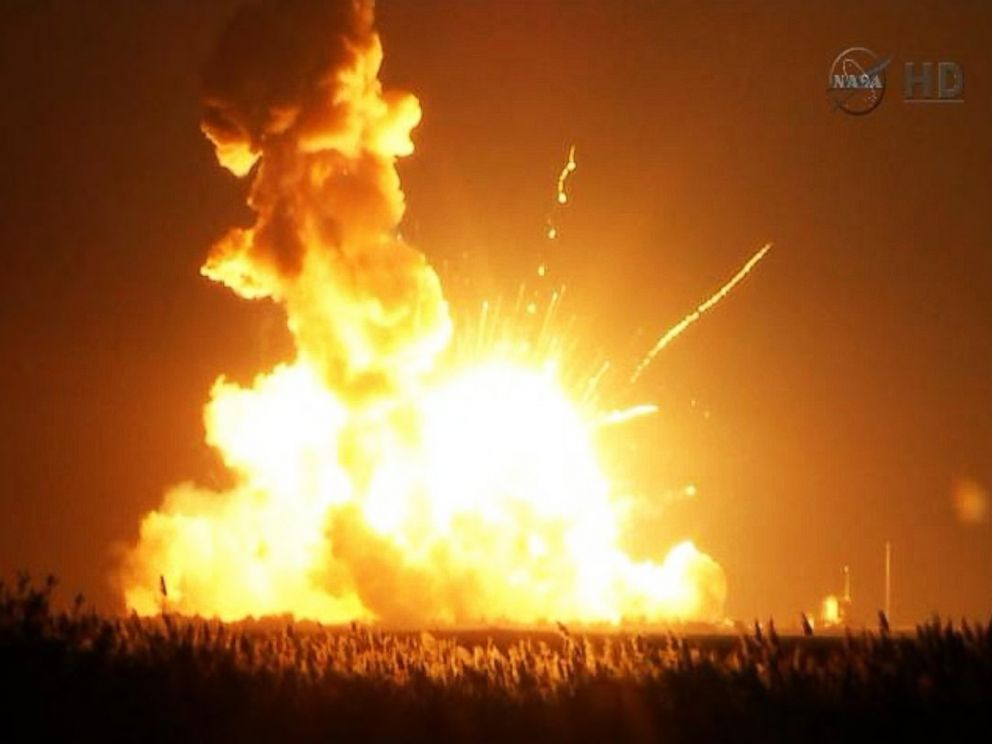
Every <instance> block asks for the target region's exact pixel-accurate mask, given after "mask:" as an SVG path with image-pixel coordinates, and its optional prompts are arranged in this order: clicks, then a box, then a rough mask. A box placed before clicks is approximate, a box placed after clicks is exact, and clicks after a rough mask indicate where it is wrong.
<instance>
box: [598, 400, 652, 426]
mask: <svg viewBox="0 0 992 744" xmlns="http://www.w3.org/2000/svg"><path fill="white" fill-rule="evenodd" d="M657 412H658V406H656V405H654V404H653V403H640V404H638V405H636V406H630V408H621V409H618V410H615V411H609V412H607V413H605V414H603V415H602V416H601V417H600V418H599V421H597V422H596V423H597V425H598V426H601V427H603V426H616V425H617V424H625V423H627V422H628V421H633V420H634V419H639V418H643V417H644V416H650V415H652V414H655V413H657Z"/></svg>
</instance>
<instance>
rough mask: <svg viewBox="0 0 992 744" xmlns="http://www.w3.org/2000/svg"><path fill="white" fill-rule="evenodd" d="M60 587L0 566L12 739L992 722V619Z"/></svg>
mask: <svg viewBox="0 0 992 744" xmlns="http://www.w3.org/2000/svg"><path fill="white" fill-rule="evenodd" d="M54 587H55V582H54V580H49V581H48V582H47V583H46V584H45V585H44V586H43V587H41V588H34V587H32V586H31V584H30V582H29V581H28V580H27V578H26V577H21V579H20V580H19V581H18V582H17V585H16V586H14V587H8V586H6V585H2V584H0V686H2V689H3V690H6V691H8V692H6V693H4V694H3V695H2V698H0V699H2V700H3V704H4V707H5V708H6V710H5V715H4V726H5V728H6V729H7V731H8V734H10V738H13V737H14V732H17V731H26V732H28V736H29V737H30V738H32V739H36V740H42V739H48V738H50V737H53V736H54V737H58V738H60V739H63V740H83V739H90V738H92V737H94V736H98V737H100V738H102V739H104V740H177V739H184V740H187V741H256V740H279V741H294V740H323V741H329V740H344V741H350V740H363V741H449V740H457V741H494V740H499V741H504V740H512V741H522V740H523V741H549V740H550V741H597V742H600V741H631V740H633V741H835V740H836V741H850V740H854V739H869V738H871V739H873V740H876V741H889V740H895V739H896V738H899V739H903V740H906V739H908V740H918V739H920V738H922V737H924V736H930V737H933V738H935V739H939V740H942V741H946V740H953V739H963V738H965V734H966V732H968V731H986V732H987V731H989V723H990V720H992V714H990V709H992V624H989V625H988V626H969V625H968V624H962V625H960V626H959V627H951V626H950V625H944V624H942V623H941V622H940V621H939V620H936V619H935V620H934V621H932V622H931V623H929V624H927V625H925V626H921V627H919V628H918V629H917V632H916V634H915V636H911V637H895V636H892V635H891V634H890V633H889V632H888V630H887V628H884V627H883V629H882V630H880V632H879V633H877V634H874V633H862V634H857V635H850V634H848V635H847V636H844V637H839V638H829V639H828V638H822V637H815V636H814V637H790V638H780V637H778V636H777V635H776V634H775V633H774V629H773V628H771V629H769V631H768V632H764V633H762V632H760V630H757V632H755V633H753V634H747V635H741V636H740V637H738V638H733V637H729V638H728V637H725V638H718V637H714V638H702V637H699V638H695V637H694V638H683V637H678V636H676V635H673V634H658V635H632V634H597V635H595V636H583V637H576V636H574V635H573V634H572V633H570V632H569V630H568V629H567V628H565V627H564V626H560V627H559V630H558V632H556V633H555V632H535V633H527V632H519V631H513V632H503V633H500V632H495V631H494V633H493V634H492V637H486V636H485V634H484V633H480V632H473V633H457V632H451V633H435V634H428V633H386V632H381V631H377V630H375V629H372V628H368V627H361V626H352V627H351V628H344V629H339V628H323V627H320V626H319V625H316V624H312V623H305V624H293V623H285V624H284V623H273V622H270V623H238V624H223V623H219V622H216V621H204V620H199V619H184V618H179V617H173V616H170V615H167V616H163V617H157V618H150V619H139V618H136V617H132V618H113V617H105V616H101V615H98V614H95V613H93V612H88V611H86V610H85V608H84V605H83V603H82V601H81V599H80V600H79V601H77V602H76V604H75V605H74V607H73V609H71V610H69V611H67V612H53V611H52V610H51V608H50V595H51V592H52V591H53V589H54ZM22 727H26V728H22ZM0 731H2V730H0ZM0 738H4V739H5V740H6V739H7V738H8V737H4V736H3V734H2V732H0ZM969 738H973V737H969Z"/></svg>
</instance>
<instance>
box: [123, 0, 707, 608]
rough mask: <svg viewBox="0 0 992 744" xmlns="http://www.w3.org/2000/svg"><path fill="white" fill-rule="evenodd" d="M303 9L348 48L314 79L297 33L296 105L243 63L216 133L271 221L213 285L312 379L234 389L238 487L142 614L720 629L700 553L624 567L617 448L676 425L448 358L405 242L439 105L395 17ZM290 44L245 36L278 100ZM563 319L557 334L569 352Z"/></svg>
mask: <svg viewBox="0 0 992 744" xmlns="http://www.w3.org/2000/svg"><path fill="white" fill-rule="evenodd" d="M274 7H275V6H274ZM287 7H288V8H289V9H288V10H287V11H286V12H292V13H298V14H304V15H303V16H301V17H298V18H296V19H295V20H296V21H297V22H298V25H299V33H300V34H301V35H302V36H303V37H304V38H305V39H309V38H311V36H312V37H313V38H315V39H316V40H317V42H318V43H320V44H325V43H326V44H330V43H332V42H334V39H337V41H336V42H334V43H338V44H339V45H340V49H338V50H337V51H335V52H334V53H329V54H327V55H326V58H325V57H324V56H321V55H320V54H316V53H315V54H313V55H309V54H305V55H301V56H298V57H297V56H294V54H295V53H296V51H297V47H298V46H299V45H298V44H296V39H295V38H294V37H293V36H292V34H290V33H289V31H288V30H287V29H293V28H296V27H295V26H293V25H292V24H289V23H288V22H287V23H286V24H280V25H279V28H280V29H282V31H281V32H280V34H279V38H278V39H276V42H273V43H278V42H281V41H282V40H287V43H288V44H289V48H288V50H280V54H271V55H269V56H271V57H272V58H279V59H283V58H285V59H288V60H290V61H293V60H295V59H297V58H298V59H299V69H298V70H292V71H291V72H292V73H293V74H291V75H288V78H289V79H290V82H291V84H289V85H286V86H283V84H282V81H281V80H280V79H278V78H277V77H276V78H273V79H272V80H268V82H267V84H266V85H257V84H255V83H254V82H253V84H252V85H248V84H245V83H242V82H241V81H240V79H239V77H238V74H237V72H238V69H239V68H238V67H237V64H234V63H236V62H238V60H237V59H235V60H234V62H231V60H228V59H226V58H223V59H221V60H220V63H218V64H221V66H222V67H223V70H222V73H223V74H220V73H218V74H217V75H215V76H213V77H212V78H209V79H210V80H215V88H216V89H215V90H214V89H212V90H210V91H209V96H208V114H207V119H206V120H205V123H204V129H205V131H206V132H207V134H208V136H209V137H210V138H211V140H212V141H214V143H215V145H216V147H217V151H218V156H219V158H220V160H221V163H222V164H224V165H226V166H227V167H228V168H229V169H230V170H232V171H233V172H235V173H236V174H239V175H245V174H248V173H249V169H252V168H253V170H251V173H253V174H254V176H253V182H252V191H251V195H250V199H249V204H250V206H251V207H252V208H253V209H254V210H255V212H256V213H257V217H258V220H257V222H256V224H255V225H254V226H252V227H249V228H246V229H236V230H232V231H231V232H230V233H229V234H228V235H227V236H226V237H225V238H224V239H223V240H221V241H220V242H219V243H218V244H217V245H216V246H215V247H214V250H213V251H212V253H211V255H210V257H209V258H208V260H207V262H206V264H205V266H204V268H203V273H204V274H205V275H206V276H208V277H209V278H211V279H213V280H215V281H218V282H221V283H223V284H225V285H227V286H228V287H230V288H231V289H233V290H234V291H235V292H236V293H238V294H239V295H241V296H243V297H245V298H247V299H255V298H262V297H268V298H272V299H274V300H276V301H278V302H280V303H282V305H283V306H284V307H285V310H286V313H287V318H288V326H289V329H290V331H291V332H292V334H293V337H294V340H295V342H296V346H297V349H298V353H297V358H296V359H295V361H293V362H292V363H289V364H283V365H280V366H278V367H276V368H275V369H273V370H272V371H270V372H269V373H267V374H261V375H259V376H258V377H257V378H256V379H255V381H254V382H253V383H252V384H251V385H250V386H246V387H242V386H240V385H237V384H234V383H231V382H228V381H226V380H224V379H223V378H221V379H219V380H218V381H217V383H216V384H215V385H214V387H213V390H212V392H211V400H210V402H209V404H208V405H207V407H206V411H205V426H206V436H207V442H208V443H209V444H210V445H211V446H213V447H215V448H216V449H217V450H218V451H219V452H220V453H221V455H222V456H223V459H224V462H225V464H226V465H227V466H228V467H229V468H230V469H231V471H232V472H233V473H234V474H235V475H236V476H237V485H236V486H235V487H234V488H232V489H230V490H227V491H224V492H215V491H211V490H208V489H204V488H200V487H197V486H195V485H192V484H183V485H179V486H176V487H174V488H173V489H172V490H171V491H169V493H168V494H167V495H166V497H165V501H164V503H163V505H162V506H161V508H159V509H158V510H156V511H153V512H151V513H149V514H147V515H146V516H145V518H144V519H143V521H142V523H141V529H140V539H139V542H138V544H137V545H136V546H135V547H134V549H133V550H132V551H131V552H130V554H129V556H128V560H127V562H126V566H125V568H124V576H123V580H124V594H125V599H126V602H127V605H128V606H129V607H130V608H132V609H134V610H135V611H137V612H138V613H140V614H152V613H156V612H158V611H160V610H161V609H162V608H163V606H167V607H168V609H169V610H171V611H178V612H183V613H199V614H203V615H216V616H219V617H221V618H223V619H227V620H233V619H237V618H241V617H244V616H247V615H255V616H259V615H265V614H278V613H292V614H294V615H296V616H300V617H309V618H314V619H319V620H322V621H325V622H344V621H348V620H353V619H365V620H382V621H386V622H391V623H424V622H432V623H433V622H442V623H443V622H448V623H461V622H477V621H480V620H490V621H500V620H504V621H515V622H533V621H538V620H542V619H544V620H566V621H587V622H617V621H620V620H621V619H623V618H630V619H646V620H659V619H670V618H682V619H707V620H714V619H717V618H719V617H720V616H721V613H722V606H723V600H724V596H725V593H726V584H725V579H724V575H723V571H722V570H721V568H720V567H719V566H718V565H717V564H716V563H715V562H714V561H713V560H712V559H710V558H709V557H708V556H706V555H705V554H703V553H700V552H699V551H698V550H697V549H696V548H695V547H694V546H693V544H692V543H691V542H683V543H680V544H679V545H677V546H675V547H674V548H672V549H671V550H670V551H669V553H668V555H667V557H666V558H665V559H664V560H663V561H662V562H660V563H659V562H653V561H648V560H642V561H638V560H634V559H632V558H631V557H630V556H629V555H628V554H627V553H625V552H624V550H623V547H622V540H623V535H622V534H621V529H620V523H621V511H622V510H621V507H620V505H619V500H618V499H617V498H616V497H615V494H614V493H613V492H612V491H611V487H610V482H609V479H608V478H607V476H606V475H605V473H604V472H603V470H602V468H601V464H600V458H599V456H598V454H597V452H596V448H595V444H594V432H595V431H596V430H597V429H598V428H600V427H602V426H604V425H606V424H618V423H621V422H622V421H625V420H627V419H629V418H632V417H636V416H641V415H646V414H648V413H652V412H653V411H654V408H653V407H652V406H646V405H642V406H635V407H633V408H630V409H627V410H625V411H619V412H612V413H607V414H602V413H600V412H596V411H593V410H586V408H585V407H584V406H580V405H579V404H577V403H576V400H577V399H578V398H579V397H580V396H576V397H574V398H573V396H571V395H570V394H569V393H568V392H567V391H566V389H565V387H564V386H563V385H562V384H561V382H560V380H559V379H558V375H557V372H556V367H555V365H554V364H553V363H551V361H549V360H550V359H552V358H553V355H552V354H546V355H544V356H543V358H536V359H535V357H534V356H531V357H529V358H530V359H531V361H529V362H527V361H521V360H520V359H519V358H516V357H507V356H506V355H503V356H499V355H498V354H497V351H496V348H495V347H491V346H490V345H486V344H481V345H480V348H477V349H476V354H475V358H474V359H473V360H470V361H469V362H465V363H463V362H459V363H457V364H455V363H454V362H452V361H451V359H452V358H453V355H443V354H442V352H443V351H444V349H445V348H446V347H447V346H448V344H449V340H450V338H451V323H450V320H449V317H448V309H447V305H446V303H445V301H444V298H443V296H442V294H441V289H440V282H439V281H438V278H437V276H436V275H435V273H434V272H433V270H432V269H431V268H430V266H429V265H428V264H427V262H426V260H425V259H424V257H423V255H422V254H420V253H419V252H417V251H416V250H415V249H413V248H412V247H411V246H409V245H407V244H405V243H403V242H402V241H400V240H399V239H398V238H397V237H396V229H395V228H396V225H397V224H398V222H399V220H400V218H401V217H402V213H403V195H402V192H400V190H399V180H398V177H397V174H396V170H395V160H396V158H397V157H399V156H402V155H407V154H409V153H410V152H411V151H412V145H411V143H410V137H409V135H410V130H411V129H412V128H413V127H414V126H415V125H416V123H417V122H418V121H419V118H420V109H419V105H418V104H417V102H416V99H414V98H413V97H412V96H409V95H407V94H393V93H387V92H383V91H382V89H381V85H380V83H379V80H378V78H377V74H378V69H379V65H380V63H381V60H382V51H381V46H380V44H379V40H378V37H377V36H376V35H375V33H374V32H373V31H372V29H371V4H370V3H363V2H359V3H353V4H351V5H342V6H341V7H340V8H338V7H336V6H335V7H334V8H332V9H331V11H325V10H324V9H323V6H320V5H319V4H298V5H292V6H287ZM250 12H251V13H258V12H261V11H259V10H258V9H257V8H256V9H252V10H251V11H250ZM310 12H315V13H325V12H326V13H330V15H328V16H327V17H324V16H321V18H322V19H323V20H326V21H327V22H328V23H330V22H332V21H333V22H335V23H339V24H341V25H342V29H343V30H341V32H340V37H334V36H333V35H332V34H329V33H324V32H323V31H320V32H319V33H318V32H316V31H314V30H313V24H314V22H315V21H314V20H313V19H311V18H308V17H306V16H305V14H306V13H310ZM349 13H351V14H352V15H349ZM256 21H257V22H258V23H257V27H256V26H253V25H252V24H253V23H254V22H256ZM272 26H273V24H272V23H271V22H269V21H268V20H267V19H266V18H265V17H264V16H259V17H251V16H248V17H246V19H245V20H244V22H243V23H241V24H240V25H238V27H237V29H238V30H239V32H247V31H252V30H253V29H254V32H256V34H257V36H258V41H254V40H253V42H252V43H242V44H230V45H228V46H226V47H224V48H225V49H226V50H227V51H228V52H231V53H232V54H237V53H238V52H239V51H241V50H248V51H249V52H251V54H249V56H248V59H247V61H244V60H242V61H240V62H238V63H239V64H242V65H248V66H249V70H250V72H251V73H252V75H254V76H255V77H256V78H257V77H259V76H267V75H273V74H274V72H273V71H272V70H271V69H270V68H269V67H257V66H256V67H251V65H253V64H254V65H257V62H255V61H254V59H255V50H256V48H261V49H262V51H263V52H264V51H266V49H265V48H264V45H265V44H266V43H268V41H267V36H266V34H268V33H269V29H270V28H271V27H272ZM232 28H233V27H232ZM259 55H260V56H259V57H258V58H259V59H267V58H268V57H266V56H265V55H264V54H262V52H259ZM315 60H316V62H315ZM322 60H323V62H322V63H323V64H325V65H326V68H327V69H323V68H322V67H321V61H322ZM225 65H226V66H225ZM229 68H230V69H229ZM232 69H233V72H232ZM307 75H313V80H312V85H311V87H309V88H308V87H306V85H303V83H301V81H306V80H307V77H306V76H307ZM252 80H254V78H252ZM208 87H209V86H208ZM253 91H254V93H252V92H253ZM249 93H252V95H263V96H265V95H267V96H269V97H270V98H271V100H267V99H264V98H263V100H261V101H258V100H255V99H254V98H249V99H245V96H247V95H248V94H249ZM294 97H295V98H294ZM573 156H574V151H572V152H571V153H570V157H569V166H566V171H563V175H562V177H561V181H560V184H559V189H560V193H564V192H563V190H562V187H563V184H564V179H565V177H566V176H567V174H568V173H570V172H571V171H572V170H574V158H573ZM559 300H560V293H556V294H555V295H554V296H553V299H552V305H551V307H550V308H549V311H548V314H547V315H546V316H545V317H544V319H543V321H542V324H541V338H542V344H543V346H544V347H545V348H547V349H553V348H556V347H557V345H556V344H555V343H554V342H552V341H549V340H548V336H549V335H550V334H551V331H550V327H549V326H550V322H551V319H552V316H553V310H554V308H555V307H556V305H557V303H558V301H559ZM483 309H484V317H483V319H482V323H481V324H480V335H479V338H480V340H481V339H483V338H486V336H485V333H483V331H485V330H486V322H487V318H488V304H486V305H484V306H483ZM536 311H537V308H536V305H535V304H534V303H529V304H528V306H527V313H528V314H530V315H534V314H536ZM524 317H526V316H524ZM442 359H446V360H448V363H447V364H443V363H442V362H441V360H442ZM597 381H598V376H597V377H596V378H594V380H593V381H592V384H593V385H595V384H596V382H597ZM160 578H161V581H160ZM165 586H167V587H168V597H165V596H164V595H165V590H164V588H163V589H160V587H165ZM166 603H167V605H166Z"/></svg>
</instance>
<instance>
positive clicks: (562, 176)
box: [546, 145, 578, 240]
mask: <svg viewBox="0 0 992 744" xmlns="http://www.w3.org/2000/svg"><path fill="white" fill-rule="evenodd" d="M576 168H578V165H577V164H576V162H575V145H571V146H570V147H569V148H568V160H566V161H565V165H563V166H562V168H561V173H559V174H558V181H557V183H556V184H555V186H556V191H555V202H556V206H557V207H559V208H561V207H564V206H565V205H566V204H568V189H567V183H568V179H569V176H571V175H572V173H574V172H575V169H576ZM559 234H560V231H559V229H558V225H557V224H555V220H554V217H553V215H552V216H549V217H548V229H547V233H546V235H547V237H548V240H556V239H557V238H558V236H559Z"/></svg>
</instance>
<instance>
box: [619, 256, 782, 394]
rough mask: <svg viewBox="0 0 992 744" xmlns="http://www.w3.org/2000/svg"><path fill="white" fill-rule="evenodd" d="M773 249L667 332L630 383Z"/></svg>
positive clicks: (750, 264) (751, 260)
mask: <svg viewBox="0 0 992 744" xmlns="http://www.w3.org/2000/svg"><path fill="white" fill-rule="evenodd" d="M771 249H772V244H771V243H767V244H765V245H764V247H762V248H761V250H759V251H758V252H757V253H755V254H754V255H753V256H751V258H750V259H748V261H747V263H745V264H744V265H743V266H742V267H741V268H740V270H739V271H738V272H737V273H736V274H734V275H733V277H731V279H730V281H728V282H727V283H726V284H724V285H723V286H722V287H720V289H718V290H717V291H716V292H714V293H713V294H712V295H711V296H710V298H709V299H708V300H706V302H704V303H703V304H701V305H700V306H699V307H697V308H696V309H695V310H693V311H692V312H691V313H689V314H688V315H686V316H685V317H684V318H682V320H680V321H679V322H678V323H676V324H675V325H673V326H672V327H671V328H669V329H668V330H667V331H665V332H664V333H663V334H662V335H661V338H659V339H658V342H657V343H656V344H655V345H654V346H653V347H652V348H651V351H649V352H648V353H647V354H646V355H645V356H644V358H643V359H642V360H641V361H640V363H639V364H638V365H637V368H636V369H635V370H634V373H633V374H632V375H631V376H630V382H631V383H632V384H633V383H635V382H637V380H638V379H639V378H640V376H641V374H643V372H644V370H645V369H647V368H648V365H650V364H651V362H652V361H654V358H655V357H656V356H658V354H659V352H661V350H662V349H664V348H665V347H666V346H668V345H669V344H670V343H672V341H674V340H675V339H677V338H678V337H679V336H681V335H682V333H683V332H684V331H685V330H686V329H687V328H688V327H689V326H691V325H692V324H693V323H695V322H696V321H697V320H699V318H700V316H701V315H702V314H703V313H705V312H706V311H707V310H709V309H711V308H713V307H715V306H716V305H718V304H719V303H720V301H721V300H722V299H723V298H724V297H726V296H727V295H729V294H730V293H731V292H732V291H733V290H734V287H736V286H737V285H738V284H740V283H741V282H742V281H744V278H745V277H746V276H747V275H748V274H750V273H751V269H753V268H754V267H755V266H757V265H758V262H759V261H761V259H763V258H764V257H765V254H766V253H768V251H770V250H771Z"/></svg>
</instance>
